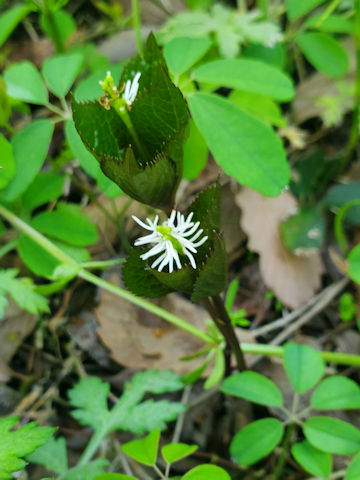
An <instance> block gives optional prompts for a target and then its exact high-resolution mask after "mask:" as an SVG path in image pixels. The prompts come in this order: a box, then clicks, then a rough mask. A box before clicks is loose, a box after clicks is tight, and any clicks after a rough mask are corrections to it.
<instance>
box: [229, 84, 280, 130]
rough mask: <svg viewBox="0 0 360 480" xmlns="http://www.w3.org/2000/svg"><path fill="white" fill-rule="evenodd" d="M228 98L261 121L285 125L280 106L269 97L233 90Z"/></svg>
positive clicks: (278, 125)
mask: <svg viewBox="0 0 360 480" xmlns="http://www.w3.org/2000/svg"><path fill="white" fill-rule="evenodd" d="M229 100H230V102H231V103H233V104H234V105H236V106H237V107H239V108H241V109H242V110H244V111H245V112H246V113H249V114H250V115H252V116H254V117H256V118H257V119H259V120H261V121H262V122H265V123H268V124H269V125H275V126H277V127H285V125H286V120H285V118H284V117H283V114H282V112H281V109H280V107H279V106H278V105H277V104H276V103H275V102H274V101H273V100H271V98H269V97H265V96H264V95H260V94H258V93H251V92H243V91H240V90H235V91H233V92H232V93H231V95H230V96H229Z"/></svg>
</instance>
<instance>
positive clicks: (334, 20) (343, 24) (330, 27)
mask: <svg viewBox="0 0 360 480" xmlns="http://www.w3.org/2000/svg"><path fill="white" fill-rule="evenodd" d="M322 16H323V13H314V14H313V15H311V17H309V18H308V19H307V20H306V22H305V23H304V26H305V27H306V28H309V29H311V28H314V29H315V30H320V31H322V32H328V33H352V32H353V30H354V24H353V23H352V22H351V21H350V20H348V19H347V18H344V17H343V16H341V15H338V14H336V13H332V14H331V15H329V16H327V17H326V18H325V19H324V20H322V21H321V22H320V23H319V20H320V19H321V18H322Z"/></svg>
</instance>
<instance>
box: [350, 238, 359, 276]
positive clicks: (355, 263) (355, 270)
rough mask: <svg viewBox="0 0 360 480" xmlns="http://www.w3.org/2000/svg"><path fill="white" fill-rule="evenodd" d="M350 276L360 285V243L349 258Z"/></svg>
mask: <svg viewBox="0 0 360 480" xmlns="http://www.w3.org/2000/svg"><path fill="white" fill-rule="evenodd" d="M347 261H348V269H347V271H348V275H349V277H350V278H351V279H352V280H354V282H356V283H360V243H359V244H358V245H356V247H354V248H353V249H352V250H351V252H350V253H349V255H348V256H347Z"/></svg>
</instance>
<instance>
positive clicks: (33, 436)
mask: <svg viewBox="0 0 360 480" xmlns="http://www.w3.org/2000/svg"><path fill="white" fill-rule="evenodd" d="M18 419H19V418H18V417H17V416H14V417H3V418H0V438H1V449H0V478H1V479H2V480H7V479H11V478H13V476H12V475H11V474H12V473H14V472H17V471H18V470H22V469H23V468H24V467H25V465H26V462H25V460H23V457H25V456H26V455H29V454H30V453H31V452H33V451H34V450H35V449H36V448H37V447H39V446H40V445H42V444H43V443H45V442H46V441H48V439H49V438H50V437H51V436H52V435H53V433H54V432H55V430H56V429H55V428H50V427H38V426H37V424H36V422H30V423H28V424H27V425H24V426H22V427H20V428H18V429H17V430H16V431H10V430H11V429H12V428H13V427H14V426H15V424H16V423H17V422H18Z"/></svg>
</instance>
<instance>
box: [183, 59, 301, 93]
mask: <svg viewBox="0 0 360 480" xmlns="http://www.w3.org/2000/svg"><path fill="white" fill-rule="evenodd" d="M192 77H193V78H194V79H195V80H197V81H199V82H205V83H210V84H213V85H216V86H218V85H221V86H223V87H228V88H235V89H238V90H244V91H246V92H251V93H259V94H260V95H265V96H267V97H270V98H273V99H274V100H279V101H289V100H291V99H292V98H293V97H294V94H295V91H294V87H293V84H292V80H291V78H290V77H289V76H288V75H286V74H285V73H283V72H281V71H280V70H279V69H278V68H275V67H273V66H271V65H269V64H267V63H265V62H261V61H260V60H252V59H222V60H215V61H213V62H209V63H205V64H204V65H201V66H200V67H198V68H197V69H196V70H194V72H193V73H192Z"/></svg>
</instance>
